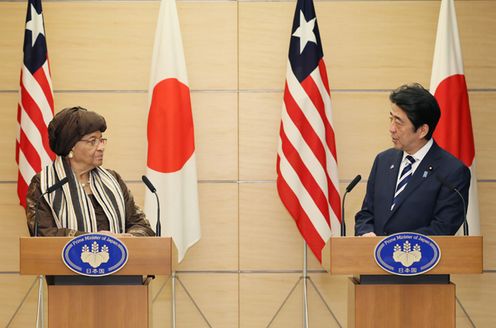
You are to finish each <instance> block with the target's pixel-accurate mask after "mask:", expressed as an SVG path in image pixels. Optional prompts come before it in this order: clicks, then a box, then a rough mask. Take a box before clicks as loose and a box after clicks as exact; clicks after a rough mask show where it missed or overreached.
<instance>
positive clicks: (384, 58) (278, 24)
mask: <svg viewBox="0 0 496 328" xmlns="http://www.w3.org/2000/svg"><path fill="white" fill-rule="evenodd" d="M457 9H458V16H459V21H460V24H459V25H460V34H461V43H462V47H463V49H464V53H465V56H464V58H465V63H466V67H467V79H468V83H469V87H470V88H485V87H495V86H496V77H495V76H496V74H495V73H496V60H495V59H494V57H495V56H488V55H487V54H488V53H489V54H491V53H492V54H494V53H496V38H495V36H494V33H492V31H494V30H495V29H496V18H495V15H494V14H495V13H496V3H495V2H494V1H457ZM316 10H317V16H318V22H319V28H320V34H321V37H322V43H323V47H324V55H325V58H326V63H327V67H328V72H329V79H330V83H331V88H336V89H383V88H387V89H390V88H393V87H395V86H397V85H399V84H401V83H404V82H409V81H418V82H421V83H422V84H424V85H426V86H428V84H429V82H430V74H431V66H432V57H433V51H434V42H435V34H436V26H437V19H438V11H439V2H438V1H352V2H348V1H347V2H341V1H337V2H336V1H330V2H328V1H322V2H317V3H316ZM293 12H294V3H287V2H284V3H279V2H278V3H272V2H269V3H267V2H254V3H240V17H239V20H240V27H239V30H240V37H239V38H240V88H241V89H264V88H267V89H282V88H283V86H284V84H283V83H284V75H285V70H286V61H287V52H288V45H289V38H290V30H291V24H292V17H293ZM255 44H256V45H257V46H254V45H255ZM412 54H415V55H414V56H412Z"/></svg>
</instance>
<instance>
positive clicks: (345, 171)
mask: <svg viewBox="0 0 496 328" xmlns="http://www.w3.org/2000/svg"><path fill="white" fill-rule="evenodd" d="M332 101H333V115H334V116H333V120H334V129H335V133H336V140H337V141H336V144H337V151H338V163H339V177H340V179H353V177H354V176H355V175H356V174H359V173H360V174H362V176H368V173H369V172H370V168H371V166H372V162H373V160H374V158H375V155H376V154H377V153H378V152H379V151H382V150H384V149H386V148H388V147H390V146H391V143H390V139H389V132H388V123H389V120H388V117H389V108H390V107H389V106H390V105H389V100H388V94H387V93H343V92H336V93H334V94H333V97H332ZM239 102H240V105H239V117H240V123H239V124H240V126H239V167H240V179H241V180H268V179H275V178H276V170H275V165H276V152H277V144H278V138H279V124H280V120H281V107H282V94H281V93H241V94H240V97H239ZM255 129H256V133H254V130H255Z"/></svg>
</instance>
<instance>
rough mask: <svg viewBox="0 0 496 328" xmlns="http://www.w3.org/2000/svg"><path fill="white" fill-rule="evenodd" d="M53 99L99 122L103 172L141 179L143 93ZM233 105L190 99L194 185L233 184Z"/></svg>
mask: <svg viewBox="0 0 496 328" xmlns="http://www.w3.org/2000/svg"><path fill="white" fill-rule="evenodd" d="M55 97H56V98H55V99H56V104H57V105H56V106H57V110H59V109H61V108H64V107H67V106H74V105H81V106H83V107H84V106H86V107H87V108H89V109H91V110H95V111H97V112H99V113H100V114H102V115H103V116H105V118H106V120H107V126H108V130H107V131H106V132H105V134H106V135H107V136H108V138H109V142H108V144H107V148H106V154H105V164H104V166H105V167H108V168H111V169H114V170H116V171H117V172H119V173H120V174H121V175H122V176H123V177H124V178H125V179H128V180H139V179H141V175H142V174H143V173H144V172H145V165H146V151H147V149H146V124H147V123H146V122H147V121H146V120H147V95H146V94H145V93H82V94H79V93H58V94H56V96H55ZM0 99H1V98H0ZM236 103H237V97H236V95H235V94H230V93H208V92H193V93H192V106H193V116H194V120H195V140H196V150H197V153H196V154H197V168H198V178H199V179H200V180H216V179H224V180H235V179H236V178H237V170H238V168H237V144H238V143H237V112H236V106H237V105H236ZM13 120H14V122H15V117H14V118H13ZM14 146H15V145H14ZM13 149H14V148H13ZM13 165H14V166H15V161H14V164H13ZM11 171H12V169H11ZM14 172H15V170H14ZM10 179H12V178H10Z"/></svg>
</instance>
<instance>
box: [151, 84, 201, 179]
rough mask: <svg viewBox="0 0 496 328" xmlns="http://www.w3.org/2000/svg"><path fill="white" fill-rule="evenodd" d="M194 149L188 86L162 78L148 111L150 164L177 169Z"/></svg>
mask: <svg viewBox="0 0 496 328" xmlns="http://www.w3.org/2000/svg"><path fill="white" fill-rule="evenodd" d="M194 150H195V141H194V127H193V116H192V113H191V99H190V94H189V87H188V86H186V85H185V84H183V83H181V82H180V81H178V80H177V79H166V80H162V81H160V82H159V83H157V84H156V85H155V88H154V89H153V95H152V101H151V105H150V111H149V113H148V167H149V168H151V169H153V170H155V171H158V172H162V173H171V172H176V171H178V170H180V169H181V168H182V167H183V166H184V164H185V163H186V161H187V160H188V159H189V158H190V157H191V155H192V154H193V152H194Z"/></svg>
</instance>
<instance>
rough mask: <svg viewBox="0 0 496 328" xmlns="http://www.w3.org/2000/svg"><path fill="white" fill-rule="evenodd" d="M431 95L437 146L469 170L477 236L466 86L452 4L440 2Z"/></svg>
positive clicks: (472, 217)
mask: <svg viewBox="0 0 496 328" xmlns="http://www.w3.org/2000/svg"><path fill="white" fill-rule="evenodd" d="M430 91H431V93H432V94H433V95H434V96H435V97H436V99H437V101H438V103H439V106H440V107H441V119H440V121H439V123H438V126H437V128H436V131H435V132H434V138H435V140H436V142H437V143H438V144H439V145H440V146H441V147H443V148H444V149H446V150H447V151H449V152H450V153H451V154H453V155H454V156H455V157H457V158H458V159H460V160H461V161H462V162H463V163H464V164H465V165H467V166H468V167H469V168H470V171H471V173H472V180H471V181H470V190H469V202H468V204H469V205H468V211H467V221H468V224H469V233H470V235H479V234H480V223H479V201H478V197H477V175H476V172H475V147H474V136H473V132H472V120H471V117H470V105H469V101H468V92H467V83H466V82H465V75H464V73H463V59H462V51H461V47H460V37H459V35H458V24H457V22H456V12H455V4H454V1H453V0H442V2H441V10H440V13H439V22H438V26H437V35H436V47H435V50H434V61H433V65H432V76H431V90H430Z"/></svg>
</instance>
